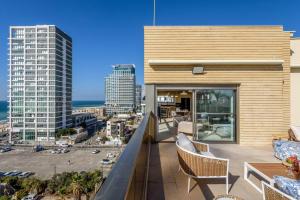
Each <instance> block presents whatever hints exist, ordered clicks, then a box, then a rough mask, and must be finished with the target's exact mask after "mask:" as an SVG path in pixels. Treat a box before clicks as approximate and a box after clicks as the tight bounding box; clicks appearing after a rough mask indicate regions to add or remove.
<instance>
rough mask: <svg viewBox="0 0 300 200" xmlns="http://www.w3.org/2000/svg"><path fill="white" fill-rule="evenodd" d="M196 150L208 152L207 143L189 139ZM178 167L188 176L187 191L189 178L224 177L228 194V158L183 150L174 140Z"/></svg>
mask: <svg viewBox="0 0 300 200" xmlns="http://www.w3.org/2000/svg"><path fill="white" fill-rule="evenodd" d="M191 142H192V143H193V145H194V147H195V148H196V149H197V151H199V152H200V151H201V152H209V145H208V144H204V143H200V142H195V141H191ZM176 146H177V154H178V160H179V166H180V169H181V170H182V171H183V172H184V173H185V174H186V175H187V176H188V193H189V192H190V181H191V178H196V179H201V178H216V179H219V178H224V179H226V194H228V189H229V188H228V169H229V159H223V158H217V157H214V156H205V155H202V154H200V153H193V152H190V151H187V150H185V149H184V148H182V147H181V146H179V144H178V141H177V142H176Z"/></svg>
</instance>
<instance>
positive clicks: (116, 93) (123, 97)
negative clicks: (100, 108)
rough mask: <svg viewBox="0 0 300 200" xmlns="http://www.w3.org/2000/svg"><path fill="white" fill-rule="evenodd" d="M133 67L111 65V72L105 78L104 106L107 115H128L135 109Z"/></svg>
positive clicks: (131, 65) (130, 65) (129, 65)
mask: <svg viewBox="0 0 300 200" xmlns="http://www.w3.org/2000/svg"><path fill="white" fill-rule="evenodd" d="M135 90H136V89H135V66H134V65H133V64H117V65H113V72H112V73H111V74H110V75H108V76H107V77H105V106H106V111H107V113H108V114H115V113H116V114H120V113H128V112H131V111H133V110H134V108H135V98H136V95H135Z"/></svg>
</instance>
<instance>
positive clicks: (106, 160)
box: [101, 158, 112, 165]
mask: <svg viewBox="0 0 300 200" xmlns="http://www.w3.org/2000/svg"><path fill="white" fill-rule="evenodd" d="M101 164H103V165H109V164H112V161H111V160H109V159H106V158H105V159H102V160H101Z"/></svg>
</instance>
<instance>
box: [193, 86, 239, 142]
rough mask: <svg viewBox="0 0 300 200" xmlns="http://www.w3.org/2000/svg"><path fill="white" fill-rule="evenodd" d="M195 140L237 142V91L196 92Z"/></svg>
mask: <svg viewBox="0 0 300 200" xmlns="http://www.w3.org/2000/svg"><path fill="white" fill-rule="evenodd" d="M194 100H195V102H194V103H195V111H196V112H195V118H194V119H195V122H196V123H195V129H196V131H195V138H194V139H196V140H199V141H227V142H234V141H235V140H236V90H235V89H228V88H209V89H198V90H195V96H194Z"/></svg>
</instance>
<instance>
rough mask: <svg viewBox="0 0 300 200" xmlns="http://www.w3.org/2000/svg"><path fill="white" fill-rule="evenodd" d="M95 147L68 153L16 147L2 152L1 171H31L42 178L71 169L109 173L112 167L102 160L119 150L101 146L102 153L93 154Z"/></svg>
mask: <svg viewBox="0 0 300 200" xmlns="http://www.w3.org/2000/svg"><path fill="white" fill-rule="evenodd" d="M93 150H94V149H92V148H88V149H75V148H71V149H70V152H68V153H60V154H52V153H51V150H44V151H41V152H32V149H31V148H14V150H12V151H9V152H5V153H0V171H13V170H19V171H31V172H34V173H35V176H37V177H39V178H41V179H49V178H51V177H52V176H53V175H54V173H62V172H65V171H67V172H70V171H78V172H80V171H90V170H94V169H100V170H104V175H105V174H107V173H108V171H109V170H110V167H107V166H105V167H103V166H102V165H101V160H102V159H103V158H106V155H107V153H109V152H113V153H117V152H119V150H118V149H115V148H101V149H99V150H100V153H97V154H92V151H93Z"/></svg>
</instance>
